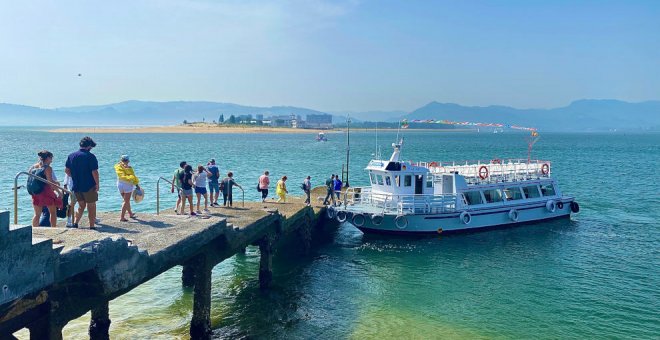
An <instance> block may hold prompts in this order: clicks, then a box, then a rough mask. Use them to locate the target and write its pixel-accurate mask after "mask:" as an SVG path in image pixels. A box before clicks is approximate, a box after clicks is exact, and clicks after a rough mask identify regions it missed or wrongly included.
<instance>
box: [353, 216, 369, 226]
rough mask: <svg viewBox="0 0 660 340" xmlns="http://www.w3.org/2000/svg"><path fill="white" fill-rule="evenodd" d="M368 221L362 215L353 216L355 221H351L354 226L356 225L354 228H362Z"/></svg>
mask: <svg viewBox="0 0 660 340" xmlns="http://www.w3.org/2000/svg"><path fill="white" fill-rule="evenodd" d="M366 220H367V219H366V218H365V217H364V215H362V214H355V215H354V216H353V219H352V220H351V221H352V222H353V225H354V226H356V227H361V226H363V225H364V222H365V221H366Z"/></svg>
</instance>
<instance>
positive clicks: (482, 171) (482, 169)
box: [479, 165, 488, 179]
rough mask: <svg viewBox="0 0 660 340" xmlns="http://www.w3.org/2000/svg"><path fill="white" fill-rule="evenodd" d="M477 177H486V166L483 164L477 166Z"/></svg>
mask: <svg viewBox="0 0 660 340" xmlns="http://www.w3.org/2000/svg"><path fill="white" fill-rule="evenodd" d="M479 178H481V179H486V178H488V168H487V167H486V166H485V165H482V166H481V167H480V168H479Z"/></svg>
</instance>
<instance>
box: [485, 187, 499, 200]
mask: <svg viewBox="0 0 660 340" xmlns="http://www.w3.org/2000/svg"><path fill="white" fill-rule="evenodd" d="M484 198H485V199H486V203H496V202H502V192H501V191H500V189H489V190H484Z"/></svg>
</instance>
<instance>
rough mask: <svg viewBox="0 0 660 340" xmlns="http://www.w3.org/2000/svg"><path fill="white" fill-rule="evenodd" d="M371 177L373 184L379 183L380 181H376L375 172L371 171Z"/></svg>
mask: <svg viewBox="0 0 660 340" xmlns="http://www.w3.org/2000/svg"><path fill="white" fill-rule="evenodd" d="M369 178H371V184H378V182H376V175H375V174H374V173H373V172H370V173H369Z"/></svg>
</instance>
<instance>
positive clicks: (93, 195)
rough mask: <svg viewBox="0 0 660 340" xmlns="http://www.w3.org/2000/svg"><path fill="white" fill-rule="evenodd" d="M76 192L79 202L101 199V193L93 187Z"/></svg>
mask: <svg viewBox="0 0 660 340" xmlns="http://www.w3.org/2000/svg"><path fill="white" fill-rule="evenodd" d="M74 194H75V195H76V201H78V202H85V203H96V201H98V200H99V193H98V192H96V190H94V189H93V188H92V189H89V191H86V192H78V191H76V192H74Z"/></svg>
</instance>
